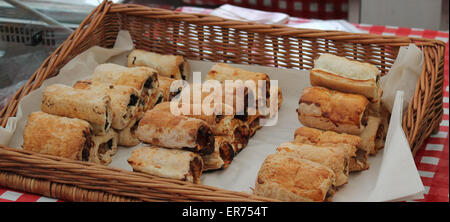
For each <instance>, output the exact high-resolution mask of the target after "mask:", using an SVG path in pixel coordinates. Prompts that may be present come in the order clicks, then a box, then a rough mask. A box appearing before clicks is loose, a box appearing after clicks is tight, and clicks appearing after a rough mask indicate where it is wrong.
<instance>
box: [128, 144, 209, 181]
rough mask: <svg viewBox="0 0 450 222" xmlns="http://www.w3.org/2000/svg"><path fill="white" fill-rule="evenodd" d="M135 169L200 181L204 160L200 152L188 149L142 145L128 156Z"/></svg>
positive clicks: (167, 176) (172, 177) (152, 173)
mask: <svg viewBox="0 0 450 222" xmlns="http://www.w3.org/2000/svg"><path fill="white" fill-rule="evenodd" d="M128 163H129V164H130V165H131V167H132V168H133V171H138V172H143V173H148V174H151V175H154V176H159V177H164V178H171V179H176V180H183V181H188V182H191V183H196V184H199V183H200V176H201V175H202V171H203V160H202V157H201V156H200V155H199V154H196V153H193V152H190V151H186V150H175V149H166V148H162V147H156V146H148V145H142V146H140V147H138V148H137V149H135V150H134V151H133V152H132V153H131V156H130V157H129V158H128Z"/></svg>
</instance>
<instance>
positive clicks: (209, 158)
mask: <svg viewBox="0 0 450 222" xmlns="http://www.w3.org/2000/svg"><path fill="white" fill-rule="evenodd" d="M228 140H229V139H228V138H227V137H225V136H215V137H214V152H213V153H212V154H209V155H202V158H203V162H204V165H205V167H204V169H203V170H204V171H208V170H217V169H225V168H227V167H228V166H229V165H230V163H231V161H232V160H233V158H234V155H235V152H234V149H233V146H232V145H231V143H230V142H229V141H228Z"/></svg>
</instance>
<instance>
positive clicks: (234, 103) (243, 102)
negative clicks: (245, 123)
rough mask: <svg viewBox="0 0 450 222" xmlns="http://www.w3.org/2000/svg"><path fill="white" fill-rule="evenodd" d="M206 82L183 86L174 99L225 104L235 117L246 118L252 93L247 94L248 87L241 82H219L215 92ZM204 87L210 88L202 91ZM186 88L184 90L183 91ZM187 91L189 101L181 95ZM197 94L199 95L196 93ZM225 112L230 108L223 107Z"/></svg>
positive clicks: (181, 101)
mask: <svg viewBox="0 0 450 222" xmlns="http://www.w3.org/2000/svg"><path fill="white" fill-rule="evenodd" d="M212 87H214V86H213V85H209V84H208V82H206V83H202V84H190V85H189V87H188V88H184V89H183V90H182V91H181V93H180V95H179V97H177V98H176V99H175V100H173V101H176V102H179V103H191V104H206V105H209V106H210V107H213V106H214V105H215V104H225V105H227V106H229V107H231V108H232V110H231V112H232V113H233V115H235V117H236V118H238V119H241V120H245V119H246V118H247V115H248V113H247V108H248V106H249V103H250V102H251V100H252V98H253V95H252V94H249V91H248V89H247V88H246V87H245V86H244V85H243V84H234V85H232V86H228V87H229V88H228V89H227V88H226V86H225V84H220V85H218V86H217V87H220V91H218V92H216V91H215V90H214V89H215V88H212ZM204 88H210V89H211V90H210V91H209V92H203V89H204ZM185 90H186V91H185ZM186 93H189V101H185V100H184V98H183V96H184V95H185V94H186ZM198 94H199V95H198ZM224 111H227V113H226V114H228V113H230V112H228V111H230V109H228V108H227V109H224Z"/></svg>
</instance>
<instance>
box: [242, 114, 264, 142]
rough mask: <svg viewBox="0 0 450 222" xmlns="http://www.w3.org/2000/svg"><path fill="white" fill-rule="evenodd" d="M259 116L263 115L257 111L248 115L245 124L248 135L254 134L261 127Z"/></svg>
mask: <svg viewBox="0 0 450 222" xmlns="http://www.w3.org/2000/svg"><path fill="white" fill-rule="evenodd" d="M261 117H263V116H262V115H260V114H259V112H258V111H256V114H255V115H248V117H247V119H246V121H245V124H246V125H247V127H248V130H249V134H250V137H252V136H253V135H255V133H256V131H257V130H259V129H261V128H262V126H261V124H260V123H259V119H260V118H261Z"/></svg>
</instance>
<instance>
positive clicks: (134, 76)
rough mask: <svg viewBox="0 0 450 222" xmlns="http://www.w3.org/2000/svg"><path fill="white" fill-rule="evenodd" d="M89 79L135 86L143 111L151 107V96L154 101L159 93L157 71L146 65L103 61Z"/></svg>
mask: <svg viewBox="0 0 450 222" xmlns="http://www.w3.org/2000/svg"><path fill="white" fill-rule="evenodd" d="M91 79H92V81H98V82H104V83H110V84H113V85H125V86H131V87H133V88H135V89H136V90H137V91H138V92H139V93H140V98H141V105H142V107H143V109H144V111H145V110H147V109H149V108H151V107H150V106H151V103H150V100H152V98H153V101H156V99H155V97H157V94H158V93H159V90H158V88H159V82H158V72H157V71H156V70H154V69H152V68H148V67H133V68H128V67H125V66H121V65H116V64H113V63H105V64H101V65H99V66H97V67H96V68H95V70H94V73H93V74H92V78H91Z"/></svg>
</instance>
